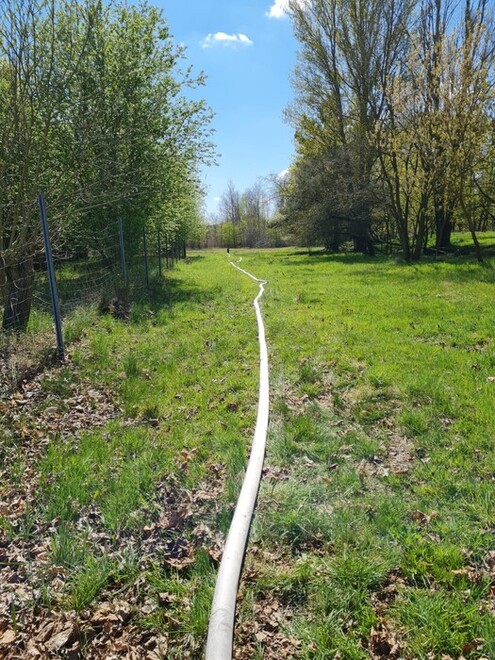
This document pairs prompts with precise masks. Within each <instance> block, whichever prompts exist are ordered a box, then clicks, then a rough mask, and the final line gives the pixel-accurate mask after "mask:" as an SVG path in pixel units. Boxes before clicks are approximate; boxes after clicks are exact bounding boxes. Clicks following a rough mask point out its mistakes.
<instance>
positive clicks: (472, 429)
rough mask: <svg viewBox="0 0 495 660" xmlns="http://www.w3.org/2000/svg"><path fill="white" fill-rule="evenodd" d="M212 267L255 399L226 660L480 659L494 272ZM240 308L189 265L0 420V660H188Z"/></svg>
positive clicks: (490, 641) (27, 387)
mask: <svg viewBox="0 0 495 660" xmlns="http://www.w3.org/2000/svg"><path fill="white" fill-rule="evenodd" d="M488 239H489V240H491V241H493V235H490V236H489V237H488ZM460 244H461V243H460ZM230 257H231V258H232V259H233V260H237V259H239V258H241V257H242V267H243V268H245V269H246V270H248V271H250V272H251V273H253V274H254V275H256V276H257V277H259V278H264V279H266V280H268V285H267V286H266V292H265V295H264V297H263V301H262V309H263V315H264V320H265V326H266V334H267V342H268V347H269V360H270V381H271V382H270V386H271V420H270V428H269V438H268V450H267V457H266V462H265V470H264V478H263V481H262V485H261V490H260V495H259V500H258V506H257V510H256V513H255V518H254V521H253V527H252V531H251V537H250V543H249V546H248V551H247V556H246V560H245V565H244V570H243V577H242V580H241V585H240V592H239V604H238V617H237V625H236V635H235V657H236V658H245V659H247V658H260V659H261V658H273V659H276V658H284V657H287V658H291V657H294V658H346V659H347V658H348V659H358V658H370V657H371V658H410V659H412V658H459V657H461V656H462V657H466V658H494V657H495V536H494V535H495V518H494V514H493V503H494V501H495V447H494V442H493V427H494V417H495V416H494V412H493V411H494V400H495V352H494V346H495V342H494V327H495V307H494V304H493V298H494V284H495V269H494V262H493V260H491V261H490V259H487V260H486V261H485V263H484V264H477V263H475V262H474V259H473V258H472V257H469V256H462V255H461V256H449V257H446V258H444V259H439V260H434V259H433V258H431V259H426V260H424V261H423V262H421V263H413V264H405V263H402V262H400V261H398V260H395V259H393V258H389V257H374V258H372V257H364V256H357V255H355V254H345V253H342V254H338V255H332V256H329V255H325V254H323V253H321V252H318V251H315V252H313V253H308V252H307V251H303V250H300V249H294V248H284V249H273V250H239V251H231V255H230ZM256 293H257V286H256V284H255V283H254V282H253V281H251V280H250V279H248V278H247V277H245V276H243V275H242V274H241V273H239V272H238V271H236V270H235V269H234V268H232V266H231V265H230V264H229V261H228V258H227V255H226V254H225V252H224V251H204V252H194V253H191V254H190V255H189V257H188V259H187V260H186V261H184V262H181V263H179V264H178V265H177V266H176V268H175V269H174V270H173V272H167V273H166V274H165V276H164V278H162V279H161V280H158V279H157V278H155V279H154V280H153V282H152V286H151V289H150V290H149V291H148V293H147V294H146V295H145V296H144V297H142V298H141V299H140V300H138V301H136V302H134V303H133V304H132V305H131V307H130V312H129V318H127V319H119V318H114V317H113V316H112V315H111V314H109V313H105V314H102V313H98V311H97V310H96V308H94V309H90V310H88V309H86V310H85V311H84V326H83V327H84V329H82V330H81V328H79V330H78V332H77V333H74V337H75V338H74V340H73V341H72V342H71V343H69V346H68V359H67V360H66V362H65V363H64V364H63V365H60V366H55V367H50V368H47V369H45V370H43V371H41V372H40V373H39V374H38V375H35V376H33V377H32V378H30V379H26V380H25V381H24V382H23V383H22V384H21V386H20V388H19V389H18V390H16V391H15V392H11V393H10V394H9V395H8V396H7V395H6V396H5V397H4V398H3V400H2V401H0V458H1V463H0V466H1V467H0V470H1V475H0V531H1V537H0V557H1V559H0V561H1V564H0V573H1V576H0V579H1V581H2V585H3V588H2V593H1V595H0V657H5V658H22V657H28V652H29V653H30V655H29V657H34V658H36V657H39V658H49V657H67V658H110V657H129V658H141V657H143V658H144V657H149V658H161V657H167V658H200V657H202V654H203V651H204V643H205V638H206V630H207V625H208V614H209V607H210V604H211V597H212V593H213V587H214V582H215V575H216V568H217V566H218V560H219V558H220V556H221V550H222V544H223V540H224V535H225V533H226V532H227V530H228V527H229V522H230V518H231V515H232V512H233V507H234V506H235V502H236V499H237V494H238V492H239V487H240V484H241V481H242V476H243V470H244V467H245V464H246V459H247V456H248V452H249V445H250V441H251V437H252V433H253V427H254V421H255V415H256V403H257V385H258V344H257V332H256V324H255V318H254V311H253V308H252V300H253V298H254V296H255V295H256ZM75 322H76V321H73V323H75ZM37 323H39V319H38V320H37ZM112 654H113V655H112Z"/></svg>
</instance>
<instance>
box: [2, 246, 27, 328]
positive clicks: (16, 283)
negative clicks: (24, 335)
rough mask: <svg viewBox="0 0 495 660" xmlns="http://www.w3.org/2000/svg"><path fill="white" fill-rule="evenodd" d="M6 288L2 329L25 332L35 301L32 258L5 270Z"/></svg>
mask: <svg viewBox="0 0 495 660" xmlns="http://www.w3.org/2000/svg"><path fill="white" fill-rule="evenodd" d="M5 274H6V280H7V283H6V288H5V299H4V310H3V322H2V328H3V329H4V330H13V331H15V332H23V331H24V330H26V328H27V324H28V322H29V316H30V314H31V303H32V300H33V285H34V268H33V259H32V257H30V258H29V259H26V260H25V261H22V262H21V263H18V264H15V265H14V266H9V267H7V268H6V270H5Z"/></svg>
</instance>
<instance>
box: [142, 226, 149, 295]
mask: <svg viewBox="0 0 495 660" xmlns="http://www.w3.org/2000/svg"><path fill="white" fill-rule="evenodd" d="M143 251H144V279H145V281H146V286H147V287H149V285H150V276H149V270H148V248H147V247H146V227H143Z"/></svg>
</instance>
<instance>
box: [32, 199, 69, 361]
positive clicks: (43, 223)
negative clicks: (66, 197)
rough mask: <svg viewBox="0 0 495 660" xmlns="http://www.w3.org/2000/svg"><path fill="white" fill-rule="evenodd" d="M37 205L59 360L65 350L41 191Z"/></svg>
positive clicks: (61, 358) (62, 357)
mask: <svg viewBox="0 0 495 660" xmlns="http://www.w3.org/2000/svg"><path fill="white" fill-rule="evenodd" d="M38 206H39V209H40V220H41V230H42V232H43V242H44V244H45V256H46V266H47V269H48V281H49V283H50V297H51V301H52V311H53V320H54V321H55V334H56V335H57V355H58V357H59V359H60V360H63V359H64V357H65V351H64V339H63V336H62V320H61V318H60V308H59V304H58V293H57V282H56V280H55V269H54V268H53V258H52V248H51V245H50V236H49V234H48V223H47V220H46V207H45V198H44V197H43V195H42V194H41V193H40V194H39V195H38Z"/></svg>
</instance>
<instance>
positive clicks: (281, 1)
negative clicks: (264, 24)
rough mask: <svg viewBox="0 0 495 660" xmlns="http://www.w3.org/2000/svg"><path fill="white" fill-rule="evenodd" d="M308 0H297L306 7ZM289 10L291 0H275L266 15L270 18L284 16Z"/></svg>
mask: <svg viewBox="0 0 495 660" xmlns="http://www.w3.org/2000/svg"><path fill="white" fill-rule="evenodd" d="M307 2H308V0H297V4H298V5H299V6H301V7H304V5H305V4H307ZM288 11H289V0H275V1H274V3H273V5H272V6H271V7H270V9H269V10H268V11H267V12H266V15H267V16H269V17H270V18H283V17H284V16H285V15H286V14H287V13H288Z"/></svg>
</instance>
